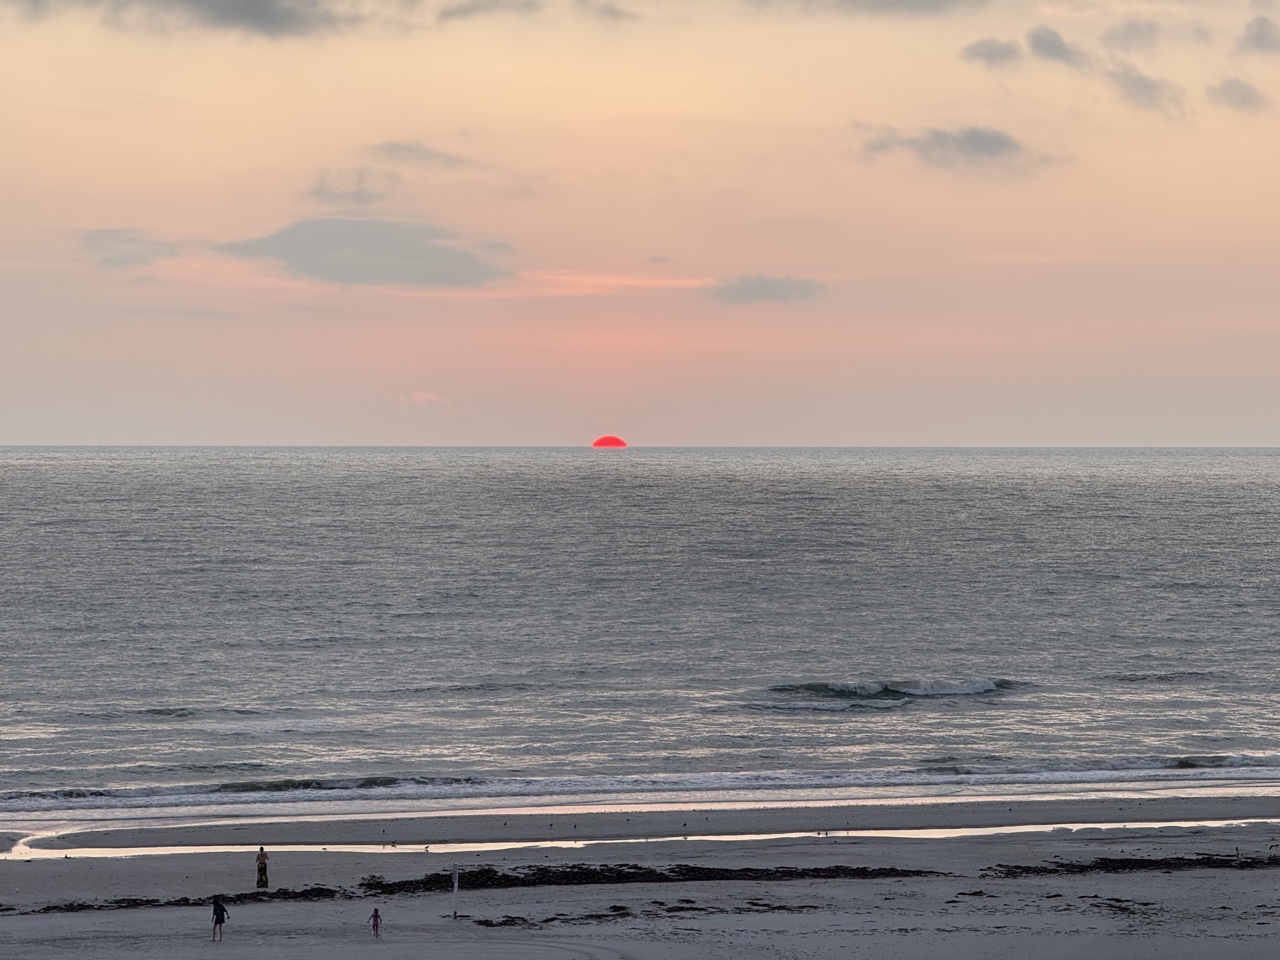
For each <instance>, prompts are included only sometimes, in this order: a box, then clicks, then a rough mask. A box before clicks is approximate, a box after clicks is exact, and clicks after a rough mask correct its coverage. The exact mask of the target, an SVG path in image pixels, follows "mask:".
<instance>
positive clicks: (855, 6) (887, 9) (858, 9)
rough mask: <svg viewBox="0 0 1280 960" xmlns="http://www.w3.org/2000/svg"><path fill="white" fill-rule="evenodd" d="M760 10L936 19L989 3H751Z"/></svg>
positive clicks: (761, 0) (921, 0)
mask: <svg viewBox="0 0 1280 960" xmlns="http://www.w3.org/2000/svg"><path fill="white" fill-rule="evenodd" d="M748 2H749V3H750V4H751V5H752V6H754V7H757V8H761V9H770V8H774V9H786V10H808V11H814V12H835V13H875V14H905V15H916V16H920V15H924V16H929V15H934V14H943V13H951V12H952V11H957V10H968V9H972V8H974V7H982V6H985V5H986V0H748Z"/></svg>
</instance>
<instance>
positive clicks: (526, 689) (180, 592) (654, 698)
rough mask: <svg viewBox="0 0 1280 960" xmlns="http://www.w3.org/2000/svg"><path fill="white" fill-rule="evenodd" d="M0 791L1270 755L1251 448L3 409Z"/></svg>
mask: <svg viewBox="0 0 1280 960" xmlns="http://www.w3.org/2000/svg"><path fill="white" fill-rule="evenodd" d="M0 662H2V663H3V683H2V685H0V818H2V817H10V818H18V817H20V816H22V815H25V814H28V813H39V814H42V815H43V814H48V815H64V814H65V815H75V814H79V815H83V814H85V813H87V812H93V811H116V812H117V813H127V812H128V811H134V810H136V811H137V812H138V813H142V812H143V811H154V810H157V809H160V808H164V809H171V808H177V809H180V810H197V809H198V810H210V809H213V810H219V811H225V812H233V811H245V812H250V811H255V812H261V811H263V810H269V809H285V807H283V806H282V805H284V804H297V803H300V802H306V803H312V804H314V803H316V802H323V803H325V804H328V805H329V807H328V808H330V809H335V810H337V809H339V808H342V809H362V810H364V809H368V810H372V809H390V808H394V807H395V806H396V805H400V806H401V808H403V806H405V805H408V806H417V807H422V808H427V807H430V806H432V805H435V806H437V807H438V806H440V805H450V804H453V805H458V804H473V805H475V804H493V803H494V802H500V803H502V804H504V805H513V804H516V803H520V804H526V803H537V802H550V801H552V800H555V801H564V800H571V801H581V802H595V801H601V802H603V801H608V800H619V799H631V800H636V799H639V800H644V799H646V798H660V799H672V798H674V799H679V800H684V801H688V800H694V801H700V800H713V799H724V798H737V799H742V798H747V799H750V798H751V797H757V796H758V797H766V796H769V797H779V796H782V797H790V798H795V799H804V798H810V797H818V796H837V795H839V796H863V795H872V794H874V793H875V792H876V791H881V792H883V791H886V790H891V791H897V792H898V793H900V794H903V795H910V794H913V793H914V794H921V793H929V792H932V793H951V794H966V793H980V792H983V791H987V792H990V791H992V790H996V789H1001V790H1008V789H1012V788H1027V789H1045V788H1047V787H1053V788H1054V789H1061V790H1067V791H1070V790H1081V789H1096V788H1097V787H1098V786H1099V785H1105V784H1109V783H1118V782H1124V783H1139V784H1143V783H1146V784H1151V785H1154V787H1153V788H1155V787H1159V786H1161V785H1163V786H1165V787H1167V786H1169V785H1174V786H1179V785H1180V786H1183V787H1186V788H1187V789H1193V788H1194V787H1195V786H1196V785H1197V784H1200V783H1205V782H1210V781H1212V782H1215V783H1221V782H1222V781H1224V780H1225V781H1237V782H1240V783H1241V784H1250V783H1252V784H1257V783H1259V782H1263V781H1273V782H1274V781H1280V710H1278V708H1280V451H1274V450H1251V451H1228V450H1203V451H1201V450H1096V451H1091V450H1045V451H1036V450H863V449H856V450H801V449H787V450H730V449H701V450H700V449H638V448H632V449H629V450H624V451H593V450H589V449H584V450H576V449H501V450H498V449H124V448H113V449H92V448H78V449H45V448H12V447H11V448H0Z"/></svg>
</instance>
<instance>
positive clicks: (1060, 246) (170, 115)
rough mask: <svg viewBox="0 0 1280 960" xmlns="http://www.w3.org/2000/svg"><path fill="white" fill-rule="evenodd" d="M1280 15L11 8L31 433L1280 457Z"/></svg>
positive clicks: (6, 98) (15, 2)
mask: <svg viewBox="0 0 1280 960" xmlns="http://www.w3.org/2000/svg"><path fill="white" fill-rule="evenodd" d="M1278 20H1280V12H1277V11H1276V10H1274V9H1271V8H1269V7H1268V6H1267V5H1265V4H1263V3H1261V2H1254V3H1253V4H1252V6H1251V5H1250V3H1249V2H1247V0H1241V2H1239V3H1235V2H1232V3H1211V4H1210V3H1202V4H1188V3H1186V2H1185V0H1144V2H1143V3H1142V4H1141V5H1140V6H1137V5H1135V4H1133V3H1132V2H1130V0H1098V2H1094V3H1088V4H1043V3H1036V2H1032V0H1009V2H1002V3H996V2H995V0H971V2H959V0H874V2H872V0H804V2H800V0H698V2H688V0H681V2H677V0H611V2H607V3H606V2H603V0H601V2H595V0H545V2H542V3H505V2H499V3H487V2H486V3H468V2H459V0H421V2H415V3H411V4H406V3H403V2H401V0H359V2H354V0H314V2H310V3H292V2H283V0H271V2H264V3H261V4H231V5H228V4H225V3H222V2H221V0H184V2H182V3H173V2H169V0H120V2H118V3H112V4H99V3H94V2H91V0H60V2H58V3H47V4H30V3H26V2H23V0H0V115H3V117H4V124H5V129H6V131H8V132H9V133H10V136H9V137H8V138H7V139H6V143H5V149H4V150H3V151H0V209H3V210H4V217H3V218H0V443H5V444H25V443H32V444H43V443H50V444H56V443H95V444H96V443H103V444H110V443H136V444H153V443H154V444H165V443H181V444H201V443H225V444H424V445H428V444H477V445H488V444H530V445H556V444H561V445H578V444H580V443H581V438H582V437H584V436H593V435H594V434H595V431H596V430H597V429H599V424H600V423H601V422H604V423H607V424H609V425H611V426H613V427H615V428H616V429H618V430H620V431H621V432H622V433H623V434H626V435H632V436H634V435H636V434H637V431H639V435H641V436H643V437H644V438H645V445H646V446H650V445H665V444H726V445H756V444H759V445H789V444H805V445H860V444H867V445H968V444H982V445H1037V446H1041V445H1042V446H1052V445H1074V444H1084V445H1273V444H1280V418H1276V417H1275V416H1274V411H1275V410H1276V409H1280V377H1276V376H1274V372H1275V371H1274V358H1275V357H1277V356H1280V314H1277V311H1276V309H1275V281H1274V273H1275V264H1276V263H1277V262H1280V217H1277V215H1276V211H1277V210H1280V178H1277V177H1276V176H1275V172H1274V171H1275V170H1276V169H1277V167H1278V166H1280V52H1278V51H1277V49H1274V48H1273V45H1269V44H1270V41H1268V40H1267V38H1269V37H1274V36H1280V24H1278V23H1277V21H1278ZM424 398H425V399H424Z"/></svg>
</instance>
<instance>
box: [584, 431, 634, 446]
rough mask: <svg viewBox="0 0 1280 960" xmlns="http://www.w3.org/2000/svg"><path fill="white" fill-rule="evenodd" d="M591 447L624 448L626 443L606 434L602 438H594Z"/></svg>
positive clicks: (619, 438)
mask: <svg viewBox="0 0 1280 960" xmlns="http://www.w3.org/2000/svg"><path fill="white" fill-rule="evenodd" d="M591 445H592V446H593V447H625V446H626V445H627V441H625V440H623V439H622V438H621V437H615V436H613V435H612V434H606V435H605V436H603V437H596V438H595V439H594V440H592V441H591Z"/></svg>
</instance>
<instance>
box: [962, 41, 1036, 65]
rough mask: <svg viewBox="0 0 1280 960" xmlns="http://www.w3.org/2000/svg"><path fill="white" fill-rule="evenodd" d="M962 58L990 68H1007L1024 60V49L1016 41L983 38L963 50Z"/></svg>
mask: <svg viewBox="0 0 1280 960" xmlns="http://www.w3.org/2000/svg"><path fill="white" fill-rule="evenodd" d="M960 57H961V58H962V59H964V60H968V61H969V62H970V63H981V64H983V65H984V66H988V67H1007V66H1009V65H1010V64H1013V63H1017V61H1018V60H1020V59H1021V58H1022V47H1021V46H1019V45H1018V42H1017V41H1016V40H998V39H996V38H995V37H983V38H982V39H981V40H975V41H973V43H971V44H969V45H968V46H967V47H965V48H964V49H963V50H961V51H960Z"/></svg>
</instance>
